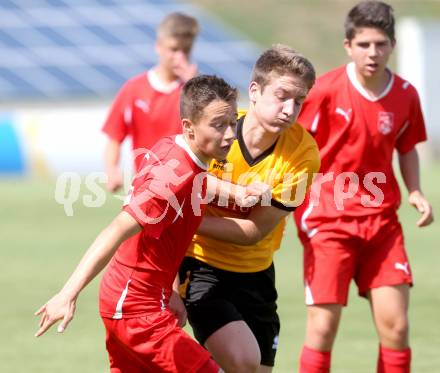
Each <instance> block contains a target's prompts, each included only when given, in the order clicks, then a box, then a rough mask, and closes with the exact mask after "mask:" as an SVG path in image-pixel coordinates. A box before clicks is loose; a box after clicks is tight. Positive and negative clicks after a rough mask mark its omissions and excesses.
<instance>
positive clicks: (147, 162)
mask: <svg viewBox="0 0 440 373" xmlns="http://www.w3.org/2000/svg"><path fill="white" fill-rule="evenodd" d="M141 167H142V169H141V171H140V174H138V176H137V177H136V178H135V180H134V182H133V185H132V190H131V193H130V194H129V196H128V197H127V201H126V204H125V205H124V207H123V210H124V211H126V212H127V213H129V214H130V215H131V216H133V218H134V219H136V221H137V222H138V223H139V225H140V226H141V227H142V228H143V230H142V231H141V232H140V233H138V234H136V235H134V236H132V237H130V238H129V239H127V240H126V241H124V242H123V243H122V244H121V246H120V247H119V248H118V250H117V252H116V254H115V255H114V257H113V258H112V260H111V262H110V264H109V266H108V268H107V270H106V272H105V274H104V276H103V279H102V281H101V288H100V313H101V315H102V316H103V317H110V318H114V319H121V318H129V317H138V316H142V315H144V314H147V313H150V312H157V311H160V310H163V309H165V308H166V307H167V304H168V299H169V296H170V294H171V290H172V284H173V281H174V278H175V276H176V273H177V271H178V268H179V266H180V263H181V261H182V259H183V257H184V255H185V252H186V250H187V248H188V246H189V244H190V242H191V239H192V237H193V235H194V233H195V231H196V229H197V227H198V226H199V224H200V221H201V218H202V213H203V206H202V205H201V204H200V201H201V198H202V195H204V194H205V191H206V178H205V176H206V175H205V173H204V172H203V171H205V170H206V168H207V165H206V164H204V163H203V162H201V161H200V160H199V159H198V158H197V157H196V155H195V154H194V153H193V152H192V151H191V149H190V148H189V147H188V145H187V144H186V143H185V141H184V139H183V137H182V135H177V136H175V137H168V138H164V139H162V140H160V141H159V142H158V143H157V144H156V146H154V147H153V149H152V150H151V151H149V152H147V153H146V154H145V157H144V161H143V163H142V165H141Z"/></svg>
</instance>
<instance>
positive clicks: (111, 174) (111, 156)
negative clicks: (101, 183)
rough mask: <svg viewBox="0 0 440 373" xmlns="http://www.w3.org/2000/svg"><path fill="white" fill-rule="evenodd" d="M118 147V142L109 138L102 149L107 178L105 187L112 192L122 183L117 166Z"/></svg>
mask: <svg viewBox="0 0 440 373" xmlns="http://www.w3.org/2000/svg"><path fill="white" fill-rule="evenodd" d="M120 147H121V145H120V144H119V142H117V141H116V140H113V139H111V138H109V139H108V142H107V144H106V146H105V149H104V163H105V170H106V173H107V178H108V179H107V189H108V190H109V191H110V192H112V193H113V192H116V191H117V190H118V189H119V188H121V187H122V185H123V178H122V172H121V169H120V168H119V158H120V154H121V149H120Z"/></svg>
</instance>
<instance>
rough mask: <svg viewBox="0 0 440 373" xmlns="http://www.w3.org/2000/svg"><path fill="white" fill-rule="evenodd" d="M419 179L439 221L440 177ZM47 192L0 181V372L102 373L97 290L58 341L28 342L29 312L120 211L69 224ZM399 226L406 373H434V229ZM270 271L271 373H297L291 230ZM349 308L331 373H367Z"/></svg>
mask: <svg viewBox="0 0 440 373" xmlns="http://www.w3.org/2000/svg"><path fill="white" fill-rule="evenodd" d="M423 177H424V180H425V182H424V186H425V191H426V194H427V195H428V196H429V197H430V199H431V201H432V203H433V205H434V207H435V208H437V211H440V210H439V208H440V191H439V188H438V185H440V167H439V166H436V167H431V168H429V169H427V170H424V172H423ZM54 190H55V182H54V181H37V180H33V181H32V180H23V179H18V180H0V195H1V196H2V197H1V201H2V202H1V205H0V206H1V207H0V208H1V210H0V211H1V212H0V237H1V258H2V270H1V272H0V284H1V287H2V307H1V308H0V320H1V333H0V346H1V349H0V371H1V372H13V373H21V372H30V371H34V372H45V373H52V372H53V373H55V372H56V373H68V372H78V371H79V372H82V373H89V372H90V373H92V372H93V373H96V372H105V371H108V368H107V355H106V352H105V347H104V331H103V327H102V325H101V321H100V319H99V316H98V309H97V306H98V301H97V285H98V281H94V282H93V283H92V284H91V286H90V287H89V288H87V289H86V290H85V291H84V293H83V294H82V295H81V296H80V298H79V302H78V310H77V314H76V317H75V319H74V320H73V322H72V324H71V325H70V327H69V328H68V329H67V331H66V332H65V334H63V335H59V334H57V333H56V331H55V330H51V331H50V332H49V333H48V334H47V335H44V336H43V337H41V338H40V339H36V338H34V337H33V334H34V332H35V331H36V329H37V318H36V317H34V316H33V312H34V311H35V310H36V309H37V308H38V307H39V306H40V305H41V304H42V303H44V302H45V301H46V300H47V299H48V298H49V297H50V296H51V295H53V294H54V292H56V291H57V290H58V289H59V288H60V287H61V286H62V284H63V283H64V281H65V280H66V279H67V277H68V275H69V274H70V273H71V272H72V270H73V269H74V267H75V265H76V263H77V262H78V261H79V259H80V257H81V256H82V254H83V252H84V251H85V249H86V248H87V247H88V245H89V244H90V243H91V241H92V240H93V239H94V237H95V236H96V234H97V233H98V232H99V230H100V229H101V228H103V227H104V226H105V225H106V224H107V223H108V222H109V221H110V220H111V218H112V217H113V215H115V214H116V213H117V212H118V211H119V205H120V202H119V201H118V200H117V199H115V198H114V197H112V196H108V199H107V203H106V204H105V205H104V206H103V207H101V208H96V209H93V208H85V207H82V203H81V202H80V201H79V202H77V203H76V204H75V205H74V216H72V217H67V216H66V215H65V214H64V210H63V207H62V206H61V205H58V204H57V203H56V202H55V199H54ZM84 193H86V191H85V190H84ZM401 217H402V222H403V224H404V226H405V227H406V234H407V235H406V237H407V246H408V251H409V253H410V256H411V258H412V265H413V271H414V274H415V280H416V287H415V288H414V291H413V292H412V304H411V309H410V314H411V323H412V325H411V333H412V346H413V351H414V364H413V366H414V370H413V371H414V372H420V373H422V372H423V373H425V372H440V356H439V354H438V351H439V348H440V327H439V325H440V318H439V311H440V295H439V292H438V288H439V285H440V280H439V277H438V266H439V265H440V261H439V254H438V243H439V238H440V235H439V233H438V223H435V224H434V225H433V226H432V227H429V228H426V229H423V230H419V229H417V228H416V227H415V226H414V223H415V221H416V219H417V214H416V212H415V211H413V210H412V209H411V208H409V207H408V206H407V205H406V204H405V205H404V206H403V207H402V209H401ZM276 265H277V271H278V273H277V276H278V277H277V282H278V288H279V293H280V299H279V312H280V316H281V320H282V331H281V337H280V347H279V352H278V355H277V356H278V357H277V364H276V368H275V370H274V371H275V372H276V373H281V372H286V373H287V372H294V371H295V370H296V366H297V359H298V353H299V350H300V348H301V345H302V337H303V327H304V315H305V312H304V311H305V307H304V305H303V295H302V277H301V248H300V246H299V244H298V242H297V239H296V234H295V230H294V228H293V226H292V225H290V226H289V227H288V230H287V232H286V237H285V240H284V244H283V247H282V249H281V250H280V251H279V252H278V254H277V256H276ZM349 305H350V307H348V309H347V310H345V311H344V317H343V321H342V326H341V330H340V334H339V336H338V339H337V343H336V348H335V351H334V357H333V367H334V369H333V371H334V372H347V373H348V372H365V373H369V372H373V371H374V365H375V359H376V357H375V356H376V349H377V342H376V337H375V333H374V330H373V327H372V322H371V318H370V315H369V310H368V305H367V303H366V301H364V300H362V299H359V298H358V297H357V296H356V295H355V292H352V294H351V297H350V302H349Z"/></svg>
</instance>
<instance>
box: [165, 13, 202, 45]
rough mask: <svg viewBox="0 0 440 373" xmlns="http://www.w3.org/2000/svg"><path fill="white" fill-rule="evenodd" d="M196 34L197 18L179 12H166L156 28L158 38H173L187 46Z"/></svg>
mask: <svg viewBox="0 0 440 373" xmlns="http://www.w3.org/2000/svg"><path fill="white" fill-rule="evenodd" d="M198 34H199V23H198V22H197V20H196V19H195V18H194V17H191V16H189V15H186V14H184V13H179V12H174V13H170V14H168V15H167V16H166V17H165V18H164V19H163V20H162V21H161V22H160V24H159V27H158V28H157V36H158V38H168V37H171V38H175V39H177V40H179V42H180V43H184V44H186V45H189V46H192V44H193V42H194V39H195V38H196V37H197V35H198Z"/></svg>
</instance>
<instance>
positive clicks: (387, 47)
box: [344, 27, 395, 79]
mask: <svg viewBox="0 0 440 373" xmlns="http://www.w3.org/2000/svg"><path fill="white" fill-rule="evenodd" d="M394 44H395V43H394V42H392V41H391V40H390V38H389V37H388V36H387V35H386V34H385V33H384V32H383V31H381V30H379V29H377V28H372V27H362V28H359V29H358V30H357V32H356V34H355V36H354V38H353V39H351V40H347V39H346V40H344V47H345V50H346V51H347V54H348V55H349V56H350V57H351V59H352V60H353V62H354V63H355V65H356V70H357V72H358V74H360V75H361V76H362V77H364V78H365V79H369V78H374V77H377V76H382V74H383V73H384V71H385V69H386V66H387V63H388V60H389V58H390V55H391V53H392V52H393V49H394Z"/></svg>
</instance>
